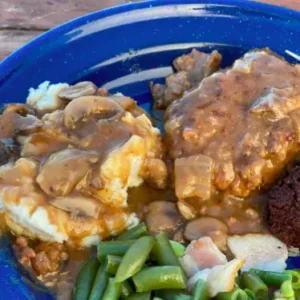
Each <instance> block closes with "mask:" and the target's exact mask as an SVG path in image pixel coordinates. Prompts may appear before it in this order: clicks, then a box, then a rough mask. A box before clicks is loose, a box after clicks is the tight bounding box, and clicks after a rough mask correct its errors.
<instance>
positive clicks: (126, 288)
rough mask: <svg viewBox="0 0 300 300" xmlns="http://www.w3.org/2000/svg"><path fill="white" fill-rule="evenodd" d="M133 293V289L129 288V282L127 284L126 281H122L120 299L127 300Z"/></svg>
mask: <svg viewBox="0 0 300 300" xmlns="http://www.w3.org/2000/svg"><path fill="white" fill-rule="evenodd" d="M133 293H134V289H133V287H132V286H131V284H130V282H128V281H127V280H125V281H123V282H122V287H121V299H122V300H124V299H127V297H128V296H129V295H131V294H133Z"/></svg>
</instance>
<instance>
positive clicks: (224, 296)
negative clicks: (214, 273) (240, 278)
mask: <svg viewBox="0 0 300 300" xmlns="http://www.w3.org/2000/svg"><path fill="white" fill-rule="evenodd" d="M216 300H248V296H247V294H246V293H245V292H244V291H243V290H241V289H235V290H233V291H232V292H222V293H219V294H218V295H217V296H216Z"/></svg>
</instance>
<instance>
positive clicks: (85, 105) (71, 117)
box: [64, 96, 124, 129]
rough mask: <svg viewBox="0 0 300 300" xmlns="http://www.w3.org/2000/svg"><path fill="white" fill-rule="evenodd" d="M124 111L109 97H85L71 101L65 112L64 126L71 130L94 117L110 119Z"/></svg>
mask: <svg viewBox="0 0 300 300" xmlns="http://www.w3.org/2000/svg"><path fill="white" fill-rule="evenodd" d="M123 111H124V109H123V108H122V106H121V105H120V104H119V103H117V102H116V101H114V100H112V99H110V98H109V97H101V96H84V97H80V98H77V99H74V100H73V101H71V102H70V103H69V104H68V105H67V107H66V108H65V110H64V124H65V126H66V127H67V128H69V129H74V128H76V125H77V123H79V122H80V121H84V120H85V119H87V118H89V117H91V116H94V117H95V118H96V119H102V118H104V119H108V118H111V117H113V116H115V115H117V114H119V113H122V112H123Z"/></svg>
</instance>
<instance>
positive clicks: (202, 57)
mask: <svg viewBox="0 0 300 300" xmlns="http://www.w3.org/2000/svg"><path fill="white" fill-rule="evenodd" d="M221 60H222V55H221V54H220V53H219V52H218V51H216V50H214V51H212V52H211V53H210V54H207V53H204V52H199V51H198V50H196V49H193V50H192V51H191V52H190V53H189V54H184V55H182V56H179V57H177V58H176V59H175V60H174V61H173V66H174V68H175V70H176V73H174V74H172V75H169V76H168V77H167V78H166V83H165V84H159V83H156V84H153V83H150V88H151V93H152V96H153V99H154V108H155V109H166V108H167V107H168V106H169V105H170V104H171V103H172V102H174V101H175V100H178V99H180V98H181V97H182V96H183V95H184V93H185V92H187V91H189V90H191V89H194V88H196V87H197V86H198V85H199V83H200V82H201V81H202V80H203V78H205V77H207V76H209V75H211V74H212V73H214V72H215V71H217V70H218V69H219V66H220V63H221Z"/></svg>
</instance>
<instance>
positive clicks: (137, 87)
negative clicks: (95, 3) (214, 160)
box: [0, 0, 300, 300]
mask: <svg viewBox="0 0 300 300" xmlns="http://www.w3.org/2000/svg"><path fill="white" fill-rule="evenodd" d="M299 36H300V14H299V13H297V12H294V11H291V10H288V9H284V8H280V7H274V6H270V5H265V4H259V3H255V2H248V1H241V0H239V1H233V0H217V1H209V0H206V1H205V0H204V1H193V0H181V1H179V0H178V1H176V0H165V1H163V0H162V1H149V2H142V3H136V4H128V5H124V6H120V7H116V8H112V9H107V10H104V11H101V12H96V13H93V14H90V15H88V16H84V17H82V18H79V19H76V20H74V21H71V22H69V23H67V24H64V25H62V26H60V27H57V28H55V29H53V30H51V31H49V32H47V33H46V34H44V35H42V36H41V37H39V38H37V39H36V40H34V41H32V42H31V43H29V44H28V45H26V46H24V47H23V48H21V49H19V50H17V51H16V52H15V53H14V54H12V55H11V56H10V57H8V58H7V59H6V60H4V61H3V62H2V63H1V64H0V99H1V101H2V102H3V103H9V102H23V101H24V99H25V97H26V95H27V91H28V89H29V88H30V87H36V86H37V85H38V84H39V83H41V82H43V81H45V80H50V81H51V82H68V83H73V82H76V81H78V80H90V81H93V82H95V83H96V84H98V85H99V86H102V85H105V86H106V87H107V88H109V89H110V90H111V91H112V92H117V91H118V92H122V93H124V94H126V95H130V96H132V97H134V98H135V99H136V100H138V101H139V103H140V104H142V105H143V106H144V107H145V108H149V107H150V105H149V101H150V100H149V99H150V94H149V89H148V82H149V81H150V80H157V81H160V80H162V78H163V77H165V76H166V75H168V74H170V72H171V71H172V69H171V67H170V65H171V62H172V60H173V59H174V58H175V57H176V56H178V55H180V54H182V53H183V52H188V51H189V50H190V49H192V48H194V47H196V48H198V49H201V50H204V51H210V50H212V49H218V50H219V51H220V52H221V53H222V54H223V56H224V60H223V66H226V65H229V64H231V63H232V62H233V60H235V59H236V58H238V57H239V56H241V55H242V54H243V53H244V52H245V51H247V50H249V49H251V48H262V47H266V46H268V47H270V48H271V49H272V50H274V51H276V52H277V53H278V54H280V55H283V56H286V54H285V50H290V51H292V52H294V53H297V54H299V55H300V40H299ZM286 57H287V59H288V60H289V61H291V62H294V60H293V58H292V57H290V56H286ZM289 264H290V267H298V268H299V267H300V261H299V260H298V259H293V260H291V261H289ZM0 291H1V292H0V299H1V300H2V299H4V300H7V299H14V300H19V299H47V300H49V299H53V297H52V296H51V294H50V293H48V292H47V291H45V290H43V289H41V288H40V287H38V288H36V287H34V286H33V283H32V281H30V280H29V279H28V276H26V274H24V273H22V271H21V269H20V268H19V267H18V265H17V263H16V262H15V259H14V258H13V255H12V251H11V248H10V246H9V241H8V239H7V238H2V240H1V242H0Z"/></svg>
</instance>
